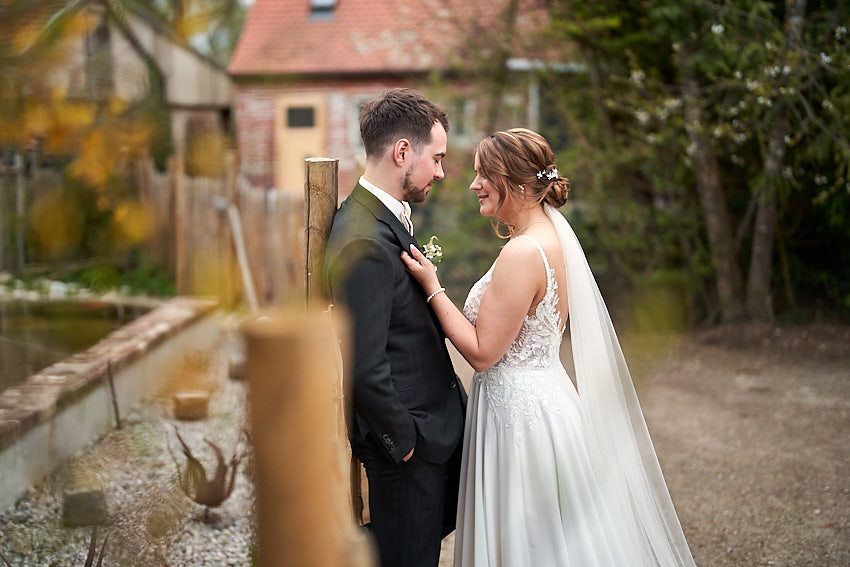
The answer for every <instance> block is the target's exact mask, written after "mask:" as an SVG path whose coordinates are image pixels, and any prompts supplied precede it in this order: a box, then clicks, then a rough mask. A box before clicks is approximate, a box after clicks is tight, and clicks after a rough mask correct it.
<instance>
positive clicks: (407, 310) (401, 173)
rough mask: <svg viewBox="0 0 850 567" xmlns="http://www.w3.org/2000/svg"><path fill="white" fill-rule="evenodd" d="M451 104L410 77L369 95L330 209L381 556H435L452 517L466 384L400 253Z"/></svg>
mask: <svg viewBox="0 0 850 567" xmlns="http://www.w3.org/2000/svg"><path fill="white" fill-rule="evenodd" d="M448 128H449V124H448V117H447V115H446V111H445V110H444V109H443V108H441V107H439V106H437V105H435V104H434V103H432V102H431V101H429V100H428V99H426V98H425V97H423V96H422V95H421V94H419V93H417V92H416V91H413V90H410V89H392V90H389V91H386V92H385V93H384V94H383V95H382V96H380V97H378V98H377V99H375V100H372V101H369V102H367V103H365V104H364V105H363V107H362V111H361V113H360V135H361V137H362V139H363V145H364V147H365V149H366V169H365V171H364V173H363V176H362V177H361V178H360V182H359V183H358V184H357V186H356V187H355V188H354V190H353V191H352V193H351V195H350V196H349V197H348V198H347V199H346V200H345V201H344V202H343V203H342V205H341V206H340V208H339V211H337V213H336V216H335V217H334V221H333V227H332V228H331V234H330V237H329V240H328V246H327V251H326V254H325V265H324V277H325V284H326V286H327V288H328V292H329V294H330V296H331V298H332V300H333V301H334V302H335V303H336V304H338V305H344V306H345V307H346V308H347V310H348V314H349V316H350V317H351V323H352V345H353V357H352V358H353V361H352V364H351V366H350V367H348V368H346V369H345V375H346V376H345V379H346V380H347V381H348V382H349V384H352V392H353V409H354V411H353V415H351V416H349V424H348V425H349V438H350V441H351V448H352V450H353V451H354V454H355V455H357V457H358V458H359V459H360V460H361V461H362V462H363V465H364V467H365V469H366V476H367V478H368V481H369V511H370V516H371V525H370V527H371V531H372V533H373V535H374V536H375V539H376V541H377V544H378V551H379V555H380V560H381V567H418V566H421V567H435V566H436V565H437V563H438V561H439V555H440V540H441V539H442V538H443V537H444V536H446V535H447V534H448V533H450V532H451V531H452V530H453V529H454V522H455V512H456V506H457V485H458V476H459V467H460V448H461V436H462V434H463V420H464V417H463V415H464V408H465V405H466V393H465V392H464V390H463V386H462V385H461V383H460V380H459V379H458V378H457V376H456V375H455V372H454V370H453V368H452V364H451V361H450V359H449V354H448V351H447V350H446V344H445V338H444V335H443V332H442V329H441V328H440V326H439V323H438V321H437V318H436V316H435V315H434V313H433V312H432V311H431V309H430V307H429V306H428V304H427V303H426V301H425V299H426V298H425V295H424V293H423V292H422V288H421V287H420V286H419V285H418V284H417V283H416V281H415V280H414V279H413V278H412V277H411V276H410V275H409V274H408V273H407V270H406V269H405V267H404V264H403V263H402V262H401V260H400V254H401V251H402V250H408V249H409V246H410V245H411V244H416V241H415V240H414V238H413V235H412V234H413V225H412V222H411V221H410V205H409V204H408V203H410V202H413V203H419V202H422V201H424V200H425V197H426V195H427V194H428V192H429V191H430V190H431V186H432V184H433V182H434V181H436V180H439V179H442V178H443V168H442V163H441V162H442V159H443V157H444V156H445V154H446V132H447V130H448Z"/></svg>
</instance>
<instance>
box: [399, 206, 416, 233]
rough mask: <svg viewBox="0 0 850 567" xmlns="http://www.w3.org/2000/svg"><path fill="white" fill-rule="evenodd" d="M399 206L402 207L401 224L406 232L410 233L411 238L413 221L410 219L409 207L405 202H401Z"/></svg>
mask: <svg viewBox="0 0 850 567" xmlns="http://www.w3.org/2000/svg"><path fill="white" fill-rule="evenodd" d="M401 204H402V206H403V207H404V210H403V211H402V212H401V222H402V223H403V224H404V228H406V229H407V232H409V233H410V236H413V219H411V218H410V205H409V204H408V202H407V201H402V202H401Z"/></svg>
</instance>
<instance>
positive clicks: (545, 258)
mask: <svg viewBox="0 0 850 567" xmlns="http://www.w3.org/2000/svg"><path fill="white" fill-rule="evenodd" d="M519 238H527V239H529V240H530V241H532V242H533V243H534V245H535V246H537V249H538V250H540V255H541V256H543V264H544V265H545V266H546V280H547V281H548V280H549V259H548V258H547V257H546V252H544V251H543V247H542V246H540V243H539V242H537V241H536V240H534V239H533V238H531V237H530V236H528V235H527V234H520V235H519Z"/></svg>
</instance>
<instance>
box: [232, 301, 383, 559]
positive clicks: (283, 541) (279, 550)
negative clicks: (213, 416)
mask: <svg viewBox="0 0 850 567" xmlns="http://www.w3.org/2000/svg"><path fill="white" fill-rule="evenodd" d="M337 325H338V323H337ZM244 333H245V339H246V347H247V360H246V367H245V370H246V376H247V378H248V381H249V384H250V385H251V387H250V408H251V431H252V438H253V443H254V450H255V468H256V480H257V500H256V502H257V520H258V539H259V546H258V558H259V561H258V563H257V564H258V565H259V566H260V567H287V566H293V567H296V566H297V567H311V566H316V567H343V566H344V567H371V565H373V564H374V563H373V559H372V555H371V549H370V547H369V546H368V543H367V542H366V541H365V538H364V536H362V535H361V534H359V533H358V532H357V531H356V528H355V527H354V525H353V523H352V522H351V515H350V511H349V508H348V502H347V499H346V494H345V492H346V490H345V485H344V482H341V479H340V478H339V463H340V459H341V455H340V446H339V444H338V442H337V435H338V431H337V416H336V415H335V413H336V408H335V407H334V404H333V403H331V401H332V400H333V399H334V390H335V388H336V383H337V376H338V363H337V360H336V357H335V356H329V353H332V352H337V350H338V348H339V347H338V345H337V339H336V337H337V334H338V331H337V329H335V323H334V321H332V318H331V317H330V316H328V315H327V314H323V313H304V312H299V313H287V314H281V315H275V316H263V317H259V318H257V319H254V320H252V321H250V322H248V323H246V324H245V326H244Z"/></svg>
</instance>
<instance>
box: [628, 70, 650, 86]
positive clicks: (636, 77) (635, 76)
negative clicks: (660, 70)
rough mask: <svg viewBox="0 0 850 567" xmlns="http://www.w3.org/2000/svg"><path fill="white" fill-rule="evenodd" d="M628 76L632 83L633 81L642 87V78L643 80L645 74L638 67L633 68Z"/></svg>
mask: <svg viewBox="0 0 850 567" xmlns="http://www.w3.org/2000/svg"><path fill="white" fill-rule="evenodd" d="M629 78H630V79H631V81H632V83H634V84H635V85H636V86H638V87H642V86H643V80H644V78H646V75H645V74H644V72H643V71H641V70H640V69H633V70H632V74H631V76H630V77H629Z"/></svg>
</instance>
